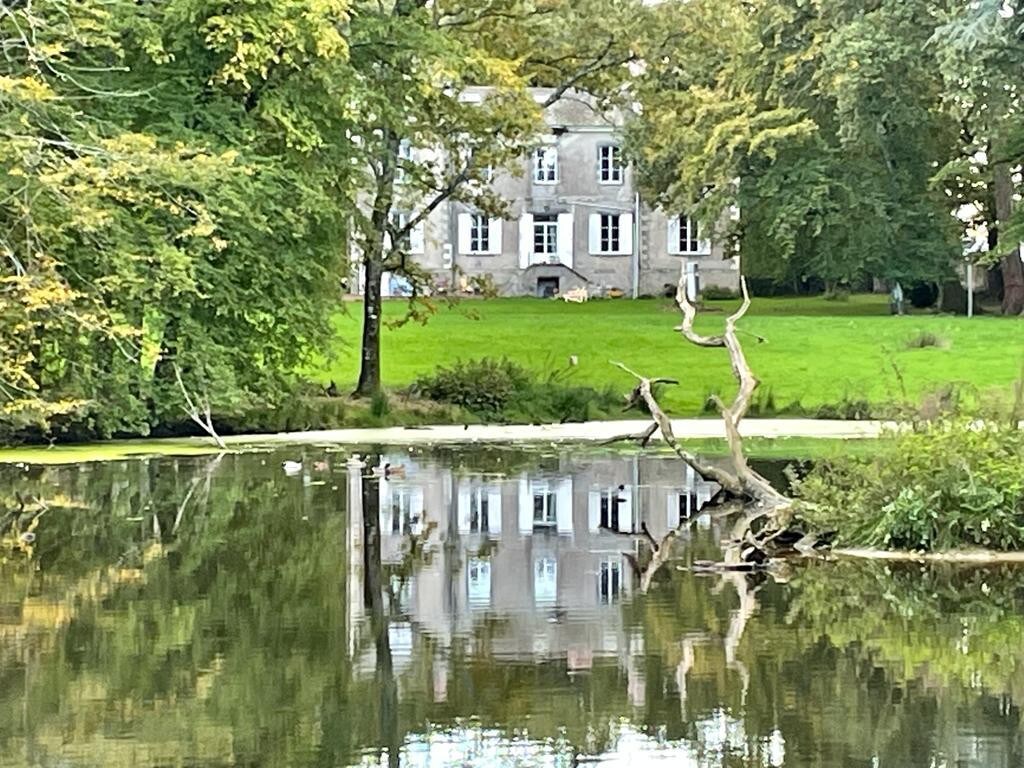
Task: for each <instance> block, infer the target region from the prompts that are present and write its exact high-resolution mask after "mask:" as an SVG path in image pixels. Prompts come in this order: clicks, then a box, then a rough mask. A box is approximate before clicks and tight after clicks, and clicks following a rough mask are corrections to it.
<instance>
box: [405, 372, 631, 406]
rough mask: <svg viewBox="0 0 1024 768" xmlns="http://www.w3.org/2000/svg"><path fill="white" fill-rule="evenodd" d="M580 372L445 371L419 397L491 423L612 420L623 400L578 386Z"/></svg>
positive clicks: (423, 380) (423, 382)
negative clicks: (573, 381) (574, 380)
mask: <svg viewBox="0 0 1024 768" xmlns="http://www.w3.org/2000/svg"><path fill="white" fill-rule="evenodd" d="M573 373H574V369H571V368H568V369H554V368H553V369H552V370H551V371H550V372H549V373H548V374H546V375H544V376H543V377H538V376H536V375H535V374H533V373H532V372H530V371H528V370H527V369H526V368H524V367H522V366H521V365H519V364H518V363H514V362H512V361H511V360H507V359H500V360H498V359H494V358H486V357H485V358H483V359H480V360H469V361H465V362H463V361H460V362H457V363H455V364H454V365H452V366H448V367H445V366H442V367H440V368H438V369H437V370H436V371H435V372H434V373H433V374H430V375H427V376H421V377H420V378H419V379H417V381H416V383H415V384H413V387H412V390H413V392H415V393H416V394H417V395H420V396H422V397H426V398H429V399H431V400H434V401H436V402H439V403H448V404H450V405H456V406H459V407H461V408H465V409H466V410H467V411H470V412H471V413H473V414H474V415H476V416H477V417H479V418H481V419H483V420H485V421H516V422H549V421H563V422H564V421H586V420H589V419H597V418H601V417H602V416H605V415H607V414H608V413H609V412H610V411H611V410H612V409H614V408H615V407H616V406H619V405H621V403H622V399H621V397H620V396H619V395H618V394H616V393H615V392H614V391H613V390H611V389H605V390H598V389H594V388H593V387H585V386H584V387H581V386H573V385H571V384H570V383H569V379H570V378H571V376H572V375H573Z"/></svg>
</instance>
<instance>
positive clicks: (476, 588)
mask: <svg viewBox="0 0 1024 768" xmlns="http://www.w3.org/2000/svg"><path fill="white" fill-rule="evenodd" d="M467 579H468V583H467V593H468V594H467V596H468V598H469V606H470V608H489V607H490V605H491V561H490V560H487V559H485V558H472V559H471V560H470V561H469V567H468V569H467Z"/></svg>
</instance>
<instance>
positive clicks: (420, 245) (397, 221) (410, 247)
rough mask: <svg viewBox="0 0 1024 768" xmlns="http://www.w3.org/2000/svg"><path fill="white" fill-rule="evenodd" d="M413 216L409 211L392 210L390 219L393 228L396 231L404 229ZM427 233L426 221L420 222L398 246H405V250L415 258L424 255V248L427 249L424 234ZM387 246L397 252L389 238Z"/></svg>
mask: <svg viewBox="0 0 1024 768" xmlns="http://www.w3.org/2000/svg"><path fill="white" fill-rule="evenodd" d="M411 215H412V214H410V213H409V212H408V211H395V210H392V211H391V214H390V219H391V224H392V226H394V227H395V228H396V229H404V228H405V226H406V225H407V224H408V223H409V219H410V217H411ZM425 231H426V223H425V222H424V221H420V222H419V223H418V224H417V225H416V226H415V227H413V228H412V229H410V230H409V232H408V233H407V234H406V235H405V237H403V238H402V239H401V241H400V242H399V243H398V244H397V245H398V246H403V245H404V246H405V250H407V251H408V252H409V253H410V254H411V255H414V256H418V255H422V254H423V253H424V248H425V241H424V232H425ZM386 245H387V248H388V250H392V249H394V250H397V248H396V247H395V244H392V243H391V239H390V238H388V239H387V240H386Z"/></svg>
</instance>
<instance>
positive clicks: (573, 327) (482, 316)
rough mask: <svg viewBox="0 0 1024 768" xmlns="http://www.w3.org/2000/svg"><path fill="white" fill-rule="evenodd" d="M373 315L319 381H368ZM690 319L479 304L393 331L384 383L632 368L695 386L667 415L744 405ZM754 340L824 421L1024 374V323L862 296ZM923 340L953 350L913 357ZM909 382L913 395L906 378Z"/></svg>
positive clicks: (653, 308) (719, 311)
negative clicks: (491, 359)
mask: <svg viewBox="0 0 1024 768" xmlns="http://www.w3.org/2000/svg"><path fill="white" fill-rule="evenodd" d="M733 306H735V302H710V303H709V308H710V310H711V311H709V312H705V313H704V314H703V315H702V316H701V317H700V318H699V319H698V329H699V330H703V331H705V332H710V331H713V330H714V329H715V328H717V327H721V325H722V323H723V320H724V318H725V314H726V312H727V311H728V310H729V308H731V307H733ZM403 307H404V304H403V303H402V302H389V303H388V305H387V306H386V310H385V315H386V316H390V317H395V316H398V315H399V314H400V313H401V311H402V309H403ZM360 321H361V305H359V304H350V305H348V311H347V312H346V313H344V314H342V315H339V317H338V318H337V321H336V322H337V328H338V332H339V338H340V342H339V344H338V349H337V350H336V354H335V357H334V359H333V360H332V361H330V362H328V363H325V364H323V365H322V366H319V367H318V369H317V370H316V371H314V378H316V379H317V380H318V381H322V382H325V383H326V382H327V381H330V380H332V379H333V380H334V381H336V382H337V383H338V385H339V387H340V386H343V385H344V386H349V385H351V384H352V383H353V382H354V381H355V379H356V376H357V373H358V352H359V350H358V344H359V324H360ZM678 321H679V315H678V312H677V311H676V310H675V308H674V307H673V306H672V305H671V304H670V302H668V301H667V300H658V299H644V300H639V301H628V300H605V301H591V302H588V303H586V304H566V303H565V302H561V301H551V300H543V299H529V298H521V299H490V300H467V301H464V302H462V303H461V304H459V305H458V306H457V307H456V308H454V309H449V308H442V309H440V310H439V311H438V313H437V314H436V315H435V316H434V317H433V318H432V319H431V320H430V322H429V323H428V324H426V325H416V324H409V325H405V326H403V327H400V328H394V329H387V330H386V331H385V333H384V338H383V370H384V381H385V384H386V385H387V386H389V387H401V386H403V385H406V384H409V383H410V382H411V381H413V379H415V378H416V376H417V375H419V374H422V373H426V372H429V371H431V370H433V369H434V368H435V367H436V366H437V365H439V364H443V363H452V362H454V361H456V360H459V359H469V358H476V357H481V356H485V355H490V356H507V357H509V358H511V359H513V360H516V361H519V362H521V363H523V364H525V365H527V366H529V367H531V368H534V369H536V370H538V371H550V370H552V369H555V368H561V367H564V366H566V365H567V364H568V360H569V357H570V356H571V355H575V356H576V357H577V358H578V360H579V367H578V369H577V371H576V375H575V377H576V379H575V380H576V381H577V382H579V383H591V384H596V385H603V384H604V383H608V382H610V383H612V384H614V385H615V386H617V387H619V388H621V389H622V390H623V391H626V390H627V388H628V386H629V385H630V380H629V377H628V376H627V375H626V374H624V373H623V372H621V371H619V370H617V369H616V368H613V367H612V366H610V365H609V363H608V361H609V360H621V361H622V362H624V363H626V364H627V365H629V366H630V367H632V368H634V369H635V370H638V371H640V372H642V373H644V374H647V375H651V376H673V377H676V378H678V379H679V380H680V381H681V382H682V384H681V386H679V387H674V388H672V389H671V390H670V391H669V392H666V395H665V397H664V402H665V406H666V407H667V408H668V409H669V410H671V411H672V412H673V413H675V414H677V415H693V414H696V413H698V412H699V411H700V409H701V406H702V404H703V403H704V402H705V400H706V398H707V395H708V394H710V393H713V392H726V393H728V392H731V391H732V378H731V375H730V372H729V361H728V356H727V355H726V353H725V351H724V350H717V349H697V348H695V347H693V346H691V345H689V344H687V343H685V342H684V341H683V340H682V339H681V337H680V336H679V334H678V333H674V332H673V328H674V327H675V326H676V325H677V324H678ZM740 327H741V328H742V329H746V330H748V331H750V332H752V333H755V334H759V335H761V336H764V337H765V338H766V339H767V341H766V343H763V344H758V343H756V341H755V339H754V338H753V337H751V336H746V337H745V338H746V344H745V347H746V349H747V352H748V357H749V359H750V362H751V365H752V366H753V368H754V370H755V372H756V373H757V375H758V376H759V377H760V378H761V380H762V382H763V384H762V397H764V396H765V395H766V394H767V393H768V392H769V391H770V392H771V395H772V397H773V399H774V402H775V405H776V407H777V408H778V409H779V410H781V411H787V410H790V411H792V410H793V409H792V408H790V406H791V404H794V403H799V404H800V405H801V406H803V407H804V408H809V409H810V408H816V407H818V406H821V405H825V404H835V403H839V402H842V401H844V400H845V401H850V400H868V401H870V402H873V403H879V402H886V401H892V400H896V399H899V400H901V399H903V395H902V387H905V388H906V392H907V395H908V396H909V397H910V398H911V399H913V400H915V401H917V400H919V399H920V398H921V397H923V396H925V395H926V394H928V393H931V392H934V391H936V390H937V389H939V388H941V387H942V386H943V385H945V384H948V383H953V382H955V383H966V384H970V385H975V386H977V387H979V388H981V389H983V390H991V389H997V388H1004V389H1005V388H1008V387H1009V385H1010V384H1011V383H1012V382H1013V381H1014V380H1015V379H1016V378H1017V377H1018V376H1019V375H1020V371H1021V364H1022V361H1024V320H1020V319H1013V318H999V317H979V318H974V319H971V320H968V319H966V318H961V317H949V316H934V315H925V314H915V315H912V316H906V317H893V316H890V315H889V314H888V310H887V306H886V297H885V296H871V295H865V296H853V297H851V298H850V299H849V300H848V301H826V300H823V299H816V298H806V299H805V298H799V299H792V298H784V299H755V300H754V304H753V306H752V307H751V310H750V313H749V314H748V315H747V317H746V318H745V319H744V320H743V322H742V323H741V324H740ZM923 332H930V333H932V334H935V335H936V336H938V337H939V338H940V339H941V340H942V341H943V343H944V345H943V346H942V347H926V348H923V349H908V348H907V342H908V341H909V340H911V339H913V338H914V337H916V336H918V335H920V334H921V333H923ZM894 365H895V367H896V368H898V369H899V371H900V374H901V375H902V378H903V385H902V387H901V384H900V382H899V379H898V377H897V375H896V373H895V371H894Z"/></svg>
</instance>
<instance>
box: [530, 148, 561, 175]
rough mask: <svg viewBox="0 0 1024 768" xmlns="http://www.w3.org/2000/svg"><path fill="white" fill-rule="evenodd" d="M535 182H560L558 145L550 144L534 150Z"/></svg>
mask: <svg viewBox="0 0 1024 768" xmlns="http://www.w3.org/2000/svg"><path fill="white" fill-rule="evenodd" d="M533 182H534V184H557V183H558V147H557V146H555V145H553V144H548V145H545V146H543V147H537V149H535V150H534V151H533Z"/></svg>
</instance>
